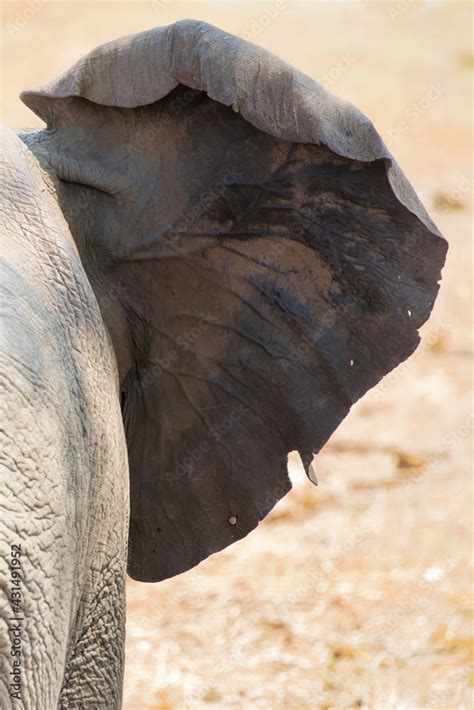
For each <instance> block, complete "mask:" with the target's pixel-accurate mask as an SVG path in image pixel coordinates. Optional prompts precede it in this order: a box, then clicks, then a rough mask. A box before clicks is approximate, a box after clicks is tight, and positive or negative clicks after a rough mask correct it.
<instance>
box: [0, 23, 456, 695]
mask: <svg viewBox="0 0 474 710" xmlns="http://www.w3.org/2000/svg"><path fill="white" fill-rule="evenodd" d="M22 98H23V100H24V101H25V103H26V104H27V105H28V106H30V108H32V110H34V111H35V112H36V113H37V114H38V115H39V116H41V117H42V118H43V119H44V120H45V122H46V124H47V127H46V128H45V129H44V130H41V131H32V132H28V131H23V132H20V133H18V134H17V135H16V134H14V133H13V132H12V131H9V130H8V129H4V130H3V132H2V137H3V141H2V161H1V167H2V172H4V175H2V196H1V202H0V205H1V208H2V210H1V216H2V231H1V238H2V253H3V254H5V255H6V258H5V259H4V260H3V262H2V289H3V290H2V358H4V365H3V367H2V378H3V379H2V388H4V397H3V398H2V404H3V405H4V408H5V411H4V412H2V420H3V421H4V422H5V423H6V425H5V427H4V428H3V430H2V436H4V437H5V441H4V445H3V452H4V454H3V460H2V476H3V475H5V481H4V482H3V478H2V491H4V490H5V491H6V492H7V495H6V500H5V503H3V499H2V509H3V508H4V509H5V514H4V515H2V522H1V526H0V534H1V538H0V544H1V546H2V562H1V565H2V568H1V584H2V592H3V591H4V592H5V597H8V596H9V594H10V587H11V578H10V573H9V569H8V565H9V561H10V546H11V545H13V544H21V545H22V551H23V555H22V558H21V559H22V570H21V575H22V579H23V581H24V582H23V587H22V589H23V598H22V605H23V609H22V611H23V615H24V617H25V620H24V625H23V632H22V634H23V635H22V641H23V654H24V655H23V689H22V703H23V705H24V707H28V708H29V707H31V708H36V707H41V708H43V707H44V708H50V707H51V708H54V707H56V706H58V705H59V706H60V707H111V708H112V707H119V706H120V696H121V685H122V662H123V658H122V654H123V634H124V630H123V624H124V596H123V595H124V578H125V570H126V566H127V542H128V571H129V573H130V574H131V575H132V576H133V577H134V578H135V579H139V580H143V581H158V580H160V579H165V578H167V577H170V576H173V575H175V574H178V573H179V572H183V571H185V570H187V569H190V568H191V567H192V566H194V565H196V564H198V563H199V562H200V561H201V560H202V559H204V558H206V557H207V556H208V555H209V554H211V553H213V552H216V551H218V550H220V549H222V548H223V547H226V546H227V545H229V544H231V543H232V542H234V541H235V540H237V539H240V538H242V537H244V536H245V535H246V534H247V533H248V532H249V531H250V530H252V529H253V528H255V526H256V525H257V524H258V522H259V521H260V520H261V519H262V518H263V517H264V516H265V515H266V514H267V513H268V511H269V510H270V509H271V508H272V507H273V505H274V504H275V503H276V502H277V501H278V500H279V499H280V498H281V497H282V496H283V495H284V494H285V493H286V492H287V491H288V490H289V488H290V487H291V484H290V482H289V480H288V475H287V466H286V462H287V454H288V452H289V451H292V450H297V451H299V453H300V454H301V457H302V459H303V462H304V464H305V466H306V468H307V469H308V474H309V476H310V477H311V478H314V476H313V474H312V471H311V470H310V469H309V465H310V463H311V460H312V456H313V453H315V452H317V451H318V450H319V449H320V448H321V446H323V444H324V443H325V441H327V439H328V438H329V436H330V435H331V433H332V432H333V431H334V429H335V428H336V427H337V425H338V424H339V422H340V421H341V420H342V419H343V418H344V417H345V416H346V415H347V413H348V411H349V409H350V407H351V405H352V404H353V403H354V402H355V401H357V399H359V398H360V397H361V396H362V395H363V394H364V393H365V392H366V391H367V390H368V389H369V388H370V387H372V386H374V385H375V384H376V383H377V382H378V381H379V380H380V379H381V377H383V376H384V375H385V374H386V373H387V372H389V371H390V370H391V369H393V368H394V367H395V366H396V365H397V364H398V363H400V362H401V361H403V360H404V359H405V358H406V357H408V356H409V355H410V354H411V353H412V352H413V350H414V349H415V348H416V346H417V344H418V342H419V335H418V328H419V327H420V326H421V325H422V324H423V323H424V322H425V321H426V319H427V318H428V316H429V314H430V312H431V309H432V307H433V303H434V300H435V297H436V293H437V290H438V281H439V278H440V272H441V268H442V266H443V263H444V258H445V254H446V243H445V241H444V239H443V238H442V237H441V235H440V234H439V232H438V230H437V228H436V226H435V225H434V224H433V223H432V221H431V219H430V218H429V216H428V215H427V213H426V211H425V210H424V208H423V206H422V205H421V203H420V202H419V200H418V198H417V197H416V195H415V193H414V191H413V189H412V188H411V186H410V185H409V183H408V182H407V180H406V178H405V177H404V175H403V173H402V172H401V170H400V168H399V167H398V165H397V164H396V162H395V161H394V159H393V158H392V156H391V155H390V153H389V152H388V150H387V148H386V146H385V145H384V144H383V141H382V140H381V138H380V136H379V135H378V134H377V132H376V131H375V129H374V127H373V126H372V124H371V123H370V121H368V119H367V118H366V117H365V116H363V115H362V114H361V113H360V112H359V111H358V110H357V109H356V108H355V107H353V106H352V105H350V104H347V103H346V102H344V101H342V100H341V99H338V98H337V97H335V96H333V95H332V94H330V93H329V92H327V91H326V90H325V89H323V87H321V86H319V85H317V84H316V83H315V82H313V81H312V80H311V79H309V77H306V76H304V75H303V74H301V73H300V72H298V71H297V70H295V69H293V68H292V67H289V66H288V65H286V64H285V63H284V62H281V60H279V59H278V58H277V57H274V56H273V55H271V54H269V53H267V52H264V51H263V50H261V49H259V48H257V47H255V46H254V45H251V44H249V43H247V42H244V41H242V40H239V39H237V38H235V37H232V36H231V35H228V34H227V33H225V32H222V31H221V30H218V29H217V28H215V27H212V26H210V25H206V24H204V23H200V22H195V21H192V20H189V21H183V22H179V23H176V24H175V25H172V26H170V27H166V28H157V29H155V30H150V31H148V32H144V33H141V34H139V35H135V36H132V37H128V38H122V39H120V40H116V41H115V42H112V43H109V44H108V45H105V46H103V47H99V48H98V49H97V50H94V52H92V53H91V54H90V55H87V56H86V57H85V58H84V59H82V60H80V62H78V64H77V65H75V66H74V67H72V68H71V69H70V70H69V71H68V72H66V73H65V74H64V75H62V76H61V77H59V78H58V79H57V80H54V81H53V82H51V83H50V84H48V85H46V86H45V87H40V88H39V89H35V90H30V91H27V92H24V94H23V95H22ZM2 364H3V363H2ZM2 444H3V442H2ZM3 472H4V473H3ZM129 481H130V491H131V496H130V505H129V497H128V495H129V494H128V485H129ZM129 507H130V526H129ZM7 612H8V607H3V608H2V612H1V613H2V617H1V619H0V624H1V625H0V642H1V644H2V649H3V648H4V647H5V649H7V648H8V647H9V644H10V643H11V636H10V635H9V633H8V613H7ZM13 660H14V659H13V657H9V658H8V661H7V663H6V664H4V666H3V670H0V674H1V675H0V683H1V685H0V693H1V695H0V702H1V706H2V708H3V707H6V708H8V707H10V705H11V697H10V688H9V670H10V668H11V664H12V661H13Z"/></svg>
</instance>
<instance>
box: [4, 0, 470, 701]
mask: <svg viewBox="0 0 474 710" xmlns="http://www.w3.org/2000/svg"><path fill="white" fill-rule="evenodd" d="M1 11H2V69H3V73H2V78H1V90H2V91H1V93H2V96H1V120H2V122H3V123H5V124H7V125H9V126H11V127H15V128H18V127H27V126H32V127H33V126H38V125H40V121H39V119H38V118H36V116H34V115H33V114H31V113H30V112H29V111H28V109H26V107H24V106H23V105H22V104H21V103H20V101H19V99H18V94H19V92H20V91H21V90H22V89H24V88H27V87H32V86H35V85H37V84H40V83H42V82H44V81H46V80H49V79H50V78H52V77H53V76H55V75H56V74H59V73H61V72H62V71H63V70H65V69H66V68H68V67H69V66H70V65H71V64H72V63H73V62H74V61H76V60H77V59H78V58H79V57H80V56H81V55H83V54H84V53H86V52H88V51H89V50H91V49H92V48H94V47H95V46H97V45H98V44H100V43H102V42H106V41H108V40H111V39H114V38H116V37H118V36H120V35H123V34H130V33H133V32H138V31H141V30H144V29H148V28H150V27H153V26H157V25H163V24H168V23H170V22H174V21H176V20H178V19H183V18H186V17H188V18H195V19H200V20H205V21H208V22H211V23H213V24H216V25H218V26H220V27H222V28H223V29H226V30H228V31H230V32H233V33H234V34H237V35H239V36H242V37H245V38H246V39H249V40H251V41H253V42H255V43H257V44H259V45H262V46H263V47H266V48H267V49H269V50H271V51H273V52H275V53H277V54H278V55H280V56H281V57H283V58H284V59H286V60H287V61H289V62H290V63H291V64H293V65H296V66H297V67H298V68H300V69H302V70H303V71H305V72H306V73H307V74H309V75H310V76H312V77H313V78H315V79H317V80H318V81H320V82H321V83H323V84H325V85H326V86H328V87H329V88H331V90H332V91H334V92H335V93H337V94H340V95H342V96H344V97H345V98H347V99H349V100H350V101H352V102H353V103H355V104H356V105H357V106H358V107H359V108H360V109H362V110H363V111H364V112H365V113H366V114H368V115H369V116H370V118H371V119H372V120H373V121H374V123H375V125H376V127H377V129H378V130H379V132H380V133H381V134H382V136H383V137H384V139H385V141H386V142H387V144H388V145H389V147H390V149H391V151H392V153H393V154H394V155H395V157H396V158H397V160H398V162H399V163H400V165H401V166H402V168H403V170H404V171H405V172H406V174H407V176H408V178H409V179H410V181H411V182H412V184H413V185H414V187H415V189H416V190H417V192H418V194H419V195H420V197H421V198H422V200H423V202H424V203H425V205H426V206H427V208H428V210H429V211H430V213H431V215H432V217H433V218H434V220H435V222H436V223H437V224H438V226H439V228H440V229H441V231H442V232H443V233H444V234H445V236H446V237H447V239H448V241H449V243H450V251H449V253H448V260H447V265H446V267H445V269H444V278H443V282H442V286H441V290H440V295H439V298H438V301H437V303H436V307H435V310H434V312H433V315H432V317H431V320H430V321H429V323H428V324H427V325H426V326H425V327H424V328H423V331H422V336H423V337H422V343H421V345H420V347H419V349H418V351H417V353H416V354H415V355H414V356H413V357H412V358H410V359H409V360H408V361H407V362H406V363H404V364H402V365H401V366H400V367H399V368H398V369H397V370H395V371H394V372H393V373H392V374H391V375H389V376H388V377H387V378H385V379H384V380H383V381H382V382H381V383H380V384H379V385H378V387H376V388H375V389H374V390H372V391H371V392H370V393H369V394H368V395H366V396H365V398H363V399H362V401H360V402H359V403H358V404H357V405H356V406H355V407H354V408H353V410H352V412H351V414H350V415H349V416H348V417H347V419H346V420H345V422H344V423H343V424H342V426H341V427H340V428H339V429H338V431H337V432H336V433H335V434H334V435H333V437H332V438H331V440H330V441H329V443H328V444H327V445H326V446H325V447H324V449H323V450H322V451H321V453H320V454H319V455H318V456H317V458H316V462H315V468H316V471H317V475H318V479H319V487H318V488H315V487H313V486H312V485H311V484H310V483H309V482H308V481H307V480H306V477H305V475H304V473H303V472H302V469H301V467H300V463H299V460H298V458H297V457H296V456H294V455H290V459H289V470H290V475H291V477H292V480H293V482H294V489H293V491H292V492H291V493H290V494H289V495H288V496H287V497H286V499H285V500H283V501H282V502H281V503H279V504H278V505H277V507H276V508H275V509H274V511H273V512H272V513H271V515H270V516H269V517H268V518H267V519H266V520H265V522H264V523H262V524H261V525H260V526H259V528H258V529H257V530H256V531H254V532H253V533H252V534H250V535H249V536H248V537H247V538H246V539H245V540H243V541H241V542H239V543H237V544H235V545H234V546H233V547H232V548H229V549H227V550H226V551H225V552H222V553H219V554H218V555H215V556H213V557H211V558H210V559H209V560H207V561H206V562H204V563H202V564H201V565H199V566H198V567H197V568H195V569H194V570H191V571H190V572H187V573H185V574H183V575H180V576H178V577H176V578H174V579H170V580H167V581H166V582H163V583H161V584H159V585H146V584H140V583H137V582H132V581H129V583H128V622H127V633H128V635H127V647H126V672H125V695H124V706H125V709H126V710H132V708H133V709H134V708H140V709H148V708H149V709H154V710H181V708H209V709H210V710H212V709H213V708H215V709H216V710H217V709H218V710H220V709H221V708H222V709H227V708H242V709H245V710H246V709H247V708H248V709H251V708H271V709H272V710H273V709H274V710H283V709H285V710H307V709H311V710H313V709H320V710H329V709H330V708H337V709H339V708H370V709H374V710H375V709H379V708H380V710H389V709H392V708H393V709H397V710H415V709H418V708H430V709H431V708H439V709H442V710H448V709H449V710H452V709H459V710H461V709H463V708H466V709H467V708H471V707H472V698H473V696H472V692H473V683H474V674H473V665H472V664H473V661H474V654H473V626H472V616H471V611H472V609H471V606H472V595H471V591H472V588H471V583H472V576H471V575H472V572H471V570H470V557H471V544H472V542H471V536H472V530H473V527H472V525H473V517H472V507H471V506H472V500H471V496H472V485H471V446H472V422H473V417H472V387H471V386H472V342H471V335H472V329H471V314H472V291H471V287H472V282H471V275H472V272H471V264H472V247H471V239H472V227H471V218H472V203H471V195H472V187H473V175H472V148H473V146H472V79H473V69H474V54H473V45H472V19H473V14H472V13H473V8H472V5H471V4H470V3H467V2H466V3H463V2H441V1H438V2H434V1H432V2H422V1H420V2H413V1H409V0H400V1H399V2H393V3H392V2H383V1H382V2H371V3H369V2H350V3H348V2H331V3H329V2H328V3H323V2H313V3H310V2H290V1H289V0H274V1H273V2H261V3H260V2H259V3H257V2H242V1H240V2H235V3H234V2H223V1H221V2H216V3H197V2H196V3H181V2H171V0H156V1H155V2H147V3H142V2H107V1H101V2H66V1H65V0H62V1H60V2H43V1H42V0H29V1H28V2H3V3H2V5H1ZM420 258H423V256H422V255H421V257H420Z"/></svg>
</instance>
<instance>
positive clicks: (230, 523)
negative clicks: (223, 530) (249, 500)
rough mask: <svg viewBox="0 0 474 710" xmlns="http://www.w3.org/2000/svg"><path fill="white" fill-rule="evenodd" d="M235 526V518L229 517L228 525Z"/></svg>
mask: <svg viewBox="0 0 474 710" xmlns="http://www.w3.org/2000/svg"><path fill="white" fill-rule="evenodd" d="M236 524H237V516H236V515H231V516H230V518H229V525H236Z"/></svg>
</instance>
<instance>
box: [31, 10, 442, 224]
mask: <svg viewBox="0 0 474 710" xmlns="http://www.w3.org/2000/svg"><path fill="white" fill-rule="evenodd" d="M178 84H183V85H184V86H188V87H191V88H192V89H197V90H200V91H205V92H206V93H207V95H208V96H209V97H210V98H211V99H214V100H215V101H218V102H219V103H222V104H224V105H226V106H232V108H233V109H234V111H239V112H240V114H241V115H242V116H243V118H245V119H246V120H247V121H249V122H250V123H251V124H252V125H254V126H256V128H259V129H260V130H262V131H265V132H266V133H269V134H270V135H272V136H274V137H275V138H281V139H283V140H287V141H294V142H298V143H313V144H316V145H319V144H320V143H322V144H323V145H326V146H327V147H328V148H330V149H331V150H332V151H334V152H335V153H337V154H338V155H342V156H345V157H347V158H353V159H355V160H361V161H372V160H376V159H378V158H385V159H387V170H388V177H389V181H390V184H391V186H392V189H393V191H394V193H395V195H396V197H397V198H398V199H399V200H400V202H401V203H402V204H403V205H405V207H407V208H408V209H409V210H410V211H411V212H414V214H416V215H417V216H418V217H419V219H420V220H421V221H422V222H423V223H424V224H425V225H426V226H427V227H428V228H429V229H431V230H432V231H433V232H434V233H435V234H439V232H438V230H437V228H436V226H435V225H434V223H433V222H432V220H431V219H430V217H429V215H428V214H427V212H426V210H425V209H424V207H423V205H422V204H421V202H420V201H419V200H418V198H417V196H416V194H415V192H414V190H413V188H412V187H411V185H410V184H409V182H408V181H407V180H406V178H405V176H404V175H403V173H402V172H401V170H400V168H399V167H398V165H397V164H396V163H395V161H394V160H393V158H392V156H391V155H390V152H389V151H388V149H387V147H386V146H385V144H384V142H383V141H382V139H381V137H380V136H379V134H378V133H377V131H376V130H375V128H374V126H373V124H372V123H371V121H370V120H369V119H368V118H367V117H366V116H364V114H363V113H361V111H359V110H358V109H357V108H356V107H355V106H354V105H353V104H351V103H349V102H348V101H345V100H343V99H341V98H339V97H338V96H335V95H334V94H333V93H332V92H330V91H328V90H327V89H326V88H324V87H323V86H321V85H320V84H318V83H317V82H315V81H314V80H313V79H311V78H310V77H308V76H306V75H305V74H303V73H302V72H300V71H298V70H297V69H295V68H293V67H292V66H290V65H289V64H287V63H286V62H284V61H283V60H282V59H280V58H279V57H277V56H276V55H274V54H272V53H270V52H268V51H266V50H264V49H262V48H261V47H258V46H256V45H254V44H252V43H250V42H247V41H246V40H243V39H240V38H239V37H235V36H234V35H231V34H229V33H227V32H224V31H222V30H220V29H219V28H217V27H214V26H213V25H210V24H207V23H206V22H200V21H197V20H181V21H180V22H176V23H175V24H173V25H168V26H166V27H157V28H154V29H152V30H146V31H145V32H140V33H139V34H135V35H129V36H127V37H121V38H119V39H116V40H114V41H112V42H108V43H107V44H104V45H101V46H100V47H97V48H96V49H94V50H93V51H92V52H90V53H89V54H87V55H86V56H84V57H83V58H82V59H80V60H79V61H78V62H77V63H76V64H74V66H72V67H71V69H69V70H68V71H66V72H65V73H64V74H62V75H61V76H60V77H58V78H57V79H55V80H53V81H51V82H50V83H48V84H46V85H44V86H42V87H39V88H37V89H32V90H28V91H24V92H22V94H21V99H22V101H23V102H24V103H25V104H26V105H27V106H28V107H30V108H31V109H32V110H33V111H34V112H35V113H37V114H38V115H39V116H40V117H41V118H43V119H44V120H45V121H46V122H48V120H51V117H52V116H53V115H54V110H53V109H52V106H51V99H55V98H67V97H71V96H78V97H82V98H85V99H88V100H89V101H93V102H94V103H97V104H100V105H102V106H117V107H122V108H135V107H137V106H145V105H147V104H152V103H154V102H155V101H158V100H159V99H161V98H163V97H164V96H166V95H167V94H169V93H170V92H171V91H172V90H173V89H174V88H175V87H176V86H178Z"/></svg>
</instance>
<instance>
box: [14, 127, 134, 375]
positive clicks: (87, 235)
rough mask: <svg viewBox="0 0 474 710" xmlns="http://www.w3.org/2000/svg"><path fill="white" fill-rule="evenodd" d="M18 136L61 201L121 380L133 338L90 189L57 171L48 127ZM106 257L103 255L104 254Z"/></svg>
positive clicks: (54, 196)
mask: <svg viewBox="0 0 474 710" xmlns="http://www.w3.org/2000/svg"><path fill="white" fill-rule="evenodd" d="M17 135H18V137H19V138H20V139H21V140H22V141H23V143H24V144H25V145H26V146H27V148H28V149H29V150H30V151H31V152H32V153H33V155H34V156H35V158H36V159H37V161H38V163H39V166H40V168H41V171H42V177H43V181H44V185H45V189H46V190H47V191H48V192H49V194H50V195H51V196H52V197H53V199H55V200H56V202H57V203H58V205H59V207H60V209H61V212H62V214H63V216H64V218H65V220H66V222H67V224H68V226H69V231H70V233H71V235H72V238H73V240H74V242H75V244H76V247H77V250H78V253H79V257H80V259H81V263H82V266H83V268H84V271H85V272H86V274H87V277H88V280H89V283H90V285H91V287H92V290H93V292H94V295H95V297H96V299H97V302H98V305H99V308H100V312H101V315H102V318H103V321H104V323H105V325H106V327H107V330H108V332H109V335H110V338H111V340H112V344H113V347H114V350H115V355H116V359H117V365H118V371H119V377H120V382H123V380H124V379H125V376H126V375H127V373H128V371H129V370H130V368H131V366H132V362H133V357H132V340H131V337H130V334H129V332H128V326H127V318H126V314H125V310H124V307H123V305H122V299H121V289H120V284H114V283H113V282H112V279H111V276H110V270H109V269H108V268H107V264H106V263H105V261H107V260H106V259H104V258H103V255H101V254H99V253H98V250H97V248H96V244H97V243H98V240H97V239H96V238H95V237H96V235H95V229H94V220H93V214H94V210H93V208H92V197H91V194H90V190H89V189H88V188H87V187H85V186H80V185H77V186H74V188H72V189H71V185H70V184H68V183H65V182H63V181H62V180H61V179H60V178H59V177H58V174H57V168H56V160H55V156H56V155H57V153H58V150H57V146H56V145H55V137H54V134H51V132H50V131H47V130H20V131H17ZM101 257H102V258H101Z"/></svg>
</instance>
